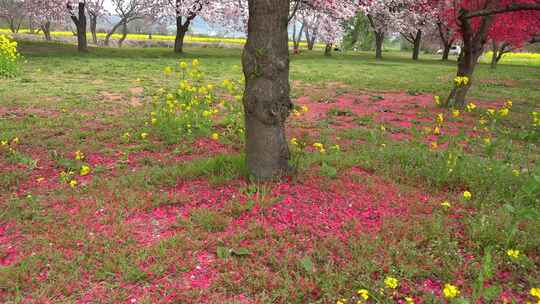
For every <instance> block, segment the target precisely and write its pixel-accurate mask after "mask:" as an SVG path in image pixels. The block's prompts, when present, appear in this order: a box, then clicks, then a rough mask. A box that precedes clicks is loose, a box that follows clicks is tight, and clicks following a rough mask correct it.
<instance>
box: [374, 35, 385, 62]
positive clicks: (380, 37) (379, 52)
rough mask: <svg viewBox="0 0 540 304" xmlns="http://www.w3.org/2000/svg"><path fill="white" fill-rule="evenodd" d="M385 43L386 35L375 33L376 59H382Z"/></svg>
mask: <svg viewBox="0 0 540 304" xmlns="http://www.w3.org/2000/svg"><path fill="white" fill-rule="evenodd" d="M383 42H384V33H381V32H375V59H382V46H383Z"/></svg>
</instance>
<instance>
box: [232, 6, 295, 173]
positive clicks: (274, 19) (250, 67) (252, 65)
mask: <svg viewBox="0 0 540 304" xmlns="http://www.w3.org/2000/svg"><path fill="white" fill-rule="evenodd" d="M248 3H249V21H248V38H247V42H246V45H245V47H244V52H243V55H242V65H243V69H244V76H245V79H246V87H245V94H244V100H243V103H244V112H245V123H246V162H247V167H248V169H249V172H250V173H251V175H252V176H253V177H254V178H256V179H259V180H268V179H273V178H276V177H279V176H282V175H284V174H287V173H288V172H289V170H290V168H289V147H288V143H287V140H286V138H285V121H286V119H287V117H288V116H289V112H290V110H291V108H292V103H291V100H290V97H289V92H290V87H289V47H288V40H289V39H288V33H287V23H288V14H289V0H272V1H268V0H249V1H248Z"/></svg>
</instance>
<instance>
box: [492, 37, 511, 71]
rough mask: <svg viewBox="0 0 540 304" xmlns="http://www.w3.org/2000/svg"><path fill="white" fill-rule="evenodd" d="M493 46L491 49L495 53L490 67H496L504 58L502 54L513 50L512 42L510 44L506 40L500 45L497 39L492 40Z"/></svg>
mask: <svg viewBox="0 0 540 304" xmlns="http://www.w3.org/2000/svg"><path fill="white" fill-rule="evenodd" d="M491 48H492V49H491V50H492V52H493V54H492V55H491V65H490V67H491V68H492V69H496V68H497V64H498V63H499V61H501V59H502V56H503V55H504V54H506V53H509V52H510V51H511V49H510V44H508V43H506V42H503V43H501V44H500V46H499V44H498V43H497V42H496V41H492V42H491Z"/></svg>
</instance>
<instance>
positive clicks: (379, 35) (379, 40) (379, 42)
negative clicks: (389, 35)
mask: <svg viewBox="0 0 540 304" xmlns="http://www.w3.org/2000/svg"><path fill="white" fill-rule="evenodd" d="M367 18H368V20H369V24H371V28H372V29H373V33H374V34H375V59H379V60H380V59H382V46H383V42H384V32H383V31H378V30H377V26H376V25H375V21H374V20H373V17H371V15H367Z"/></svg>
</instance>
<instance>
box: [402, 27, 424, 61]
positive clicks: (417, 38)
mask: <svg viewBox="0 0 540 304" xmlns="http://www.w3.org/2000/svg"><path fill="white" fill-rule="evenodd" d="M401 36H402V37H403V38H405V40H407V41H408V42H409V43H410V44H412V45H413V52H412V59H413V60H418V57H419V55H420V44H421V42H422V30H421V29H418V30H417V31H416V33H415V34H412V33H401Z"/></svg>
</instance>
